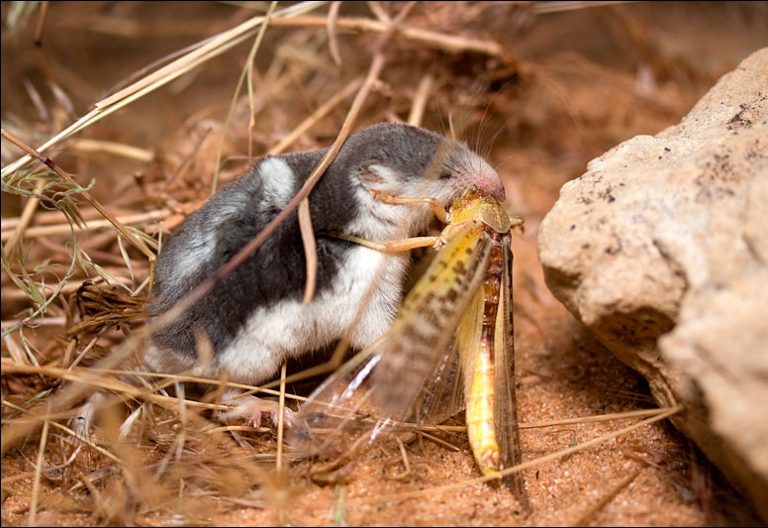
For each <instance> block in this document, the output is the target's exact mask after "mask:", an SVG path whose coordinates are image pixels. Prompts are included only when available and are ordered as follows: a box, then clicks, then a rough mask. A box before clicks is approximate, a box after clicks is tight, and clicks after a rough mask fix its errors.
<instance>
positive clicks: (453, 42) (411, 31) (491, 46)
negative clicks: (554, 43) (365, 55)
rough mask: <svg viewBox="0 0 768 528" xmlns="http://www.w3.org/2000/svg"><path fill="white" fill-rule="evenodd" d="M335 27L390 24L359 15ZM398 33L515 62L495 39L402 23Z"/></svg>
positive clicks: (291, 23)
mask: <svg viewBox="0 0 768 528" xmlns="http://www.w3.org/2000/svg"><path fill="white" fill-rule="evenodd" d="M272 24H273V25H274V26H284V27H296V26H300V27H325V26H327V24H328V19H327V17H316V16H297V17H293V18H291V19H287V18H283V19H280V20H274V21H273V23H272ZM336 26H337V28H338V29H347V30H351V31H359V32H367V33H384V32H386V31H387V29H388V27H389V26H388V24H386V23H384V22H380V21H378V20H373V19H370V18H358V17H347V18H339V19H338V20H337V22H336ZM397 32H398V33H399V34H400V35H401V36H402V37H403V38H406V39H408V40H414V41H417V42H422V43H424V44H427V45H430V46H432V47H435V48H439V49H442V50H444V51H447V52H449V53H461V52H466V51H473V52H475V53H482V54H483V55H489V56H491V57H496V58H499V59H502V60H504V61H505V62H516V58H515V56H514V55H513V54H512V53H511V52H510V51H509V50H506V49H505V48H504V47H503V46H502V45H501V44H499V43H498V42H496V41H495V40H483V39H475V38H470V37H463V36H459V35H446V34H445V33H439V32H437V31H431V30H428V29H421V28H417V27H413V26H406V25H402V24H401V25H399V26H398V28H397Z"/></svg>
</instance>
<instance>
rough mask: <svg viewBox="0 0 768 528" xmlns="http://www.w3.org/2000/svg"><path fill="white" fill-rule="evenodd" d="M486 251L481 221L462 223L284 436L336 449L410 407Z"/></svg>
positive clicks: (317, 449) (369, 436) (376, 431)
mask: <svg viewBox="0 0 768 528" xmlns="http://www.w3.org/2000/svg"><path fill="white" fill-rule="evenodd" d="M489 251H490V246H489V243H488V240H487V239H486V238H485V237H484V236H483V230H482V227H480V226H478V225H475V224H473V223H468V224H467V225H466V226H465V227H464V228H463V229H461V230H459V231H455V232H454V234H453V235H452V236H451V239H450V240H448V242H447V244H446V245H445V247H443V248H442V249H441V250H440V251H439V252H438V254H437V256H436V257H435V259H434V260H433V261H432V263H431V265H430V266H429V268H428V269H427V271H426V272H425V274H424V276H423V277H422V278H421V279H420V280H419V281H418V282H417V283H416V284H415V285H414V287H413V288H412V290H411V292H410V293H409V294H408V296H407V297H406V299H405V301H404V302H403V305H402V309H401V312H400V315H399V316H398V318H397V319H396V320H395V322H394V323H393V325H392V327H391V328H390V330H389V331H388V332H387V333H386V334H385V335H384V336H382V337H381V338H379V339H378V340H377V341H375V342H374V343H373V344H372V345H371V346H369V347H368V348H366V349H365V350H363V351H361V352H360V353H359V354H358V356H356V357H355V358H353V359H352V360H351V361H349V362H347V363H346V364H344V365H343V366H342V367H341V368H340V369H339V370H337V371H336V372H335V373H334V374H333V375H331V376H330V377H329V378H328V379H327V380H326V382H325V383H323V384H322V385H321V386H320V387H319V388H318V389H317V390H316V391H315V392H314V393H313V394H312V395H311V396H310V398H309V400H308V401H307V402H306V403H305V404H304V405H303V406H302V408H301V411H300V413H299V416H298V419H297V421H296V424H295V425H294V427H292V431H291V433H290V435H289V443H291V444H292V445H293V446H294V447H295V448H296V449H297V450H298V451H299V452H300V453H302V454H304V455H316V454H320V455H331V454H335V453H340V452H343V450H344V449H345V448H349V447H350V446H352V445H360V442H361V440H362V441H365V442H372V441H373V440H375V439H376V438H377V437H378V436H379V435H380V434H381V433H382V432H384V431H386V430H389V429H391V428H393V427H394V426H396V425H398V424H399V423H401V422H403V421H404V420H405V419H406V418H408V417H410V415H412V414H414V412H415V409H414V403H416V402H417V400H419V399H420V398H421V397H422V394H423V392H424V388H425V384H426V385H427V386H429V385H430V384H429V383H427V382H428V381H429V380H428V378H429V376H430V374H434V373H436V372H438V371H439V370H440V369H439V367H440V365H441V363H443V362H444V363H446V365H447V362H445V361H443V360H444V359H445V358H444V356H445V354H446V351H447V350H449V344H450V342H451V340H452V338H453V335H454V331H453V329H455V328H456V325H457V324H458V322H459V319H460V317H461V315H462V313H463V312H464V310H465V309H466V306H467V303H468V302H469V300H470V299H471V298H472V297H473V296H474V294H475V292H476V291H477V289H478V287H479V285H480V283H481V281H482V277H483V273H484V269H485V266H486V262H487V260H488V256H489ZM447 368H448V369H449V371H450V369H451V368H452V367H447ZM446 372H448V371H446ZM445 375H448V374H447V373H446V374H445Z"/></svg>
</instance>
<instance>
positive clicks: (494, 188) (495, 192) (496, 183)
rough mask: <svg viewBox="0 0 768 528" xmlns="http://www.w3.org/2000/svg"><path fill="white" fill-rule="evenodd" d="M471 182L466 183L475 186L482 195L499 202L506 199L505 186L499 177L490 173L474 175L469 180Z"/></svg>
mask: <svg viewBox="0 0 768 528" xmlns="http://www.w3.org/2000/svg"><path fill="white" fill-rule="evenodd" d="M467 179H468V180H469V181H467V182H466V183H467V184H468V185H467V186H469V185H475V186H476V187H477V190H478V191H479V192H480V194H484V195H486V196H492V197H493V198H495V199H496V200H498V201H499V202H504V200H505V199H506V193H505V192H504V184H503V183H502V181H501V178H499V175H498V174H496V173H495V172H494V173H489V172H481V173H479V174H477V173H476V174H473V175H472V176H471V177H469V178H467Z"/></svg>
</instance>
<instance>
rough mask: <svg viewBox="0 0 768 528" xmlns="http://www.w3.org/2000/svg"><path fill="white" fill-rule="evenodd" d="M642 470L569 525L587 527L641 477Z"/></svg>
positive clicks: (625, 479)
mask: <svg viewBox="0 0 768 528" xmlns="http://www.w3.org/2000/svg"><path fill="white" fill-rule="evenodd" d="M641 471H642V469H636V470H635V471H633V472H632V473H630V474H629V475H627V476H626V477H624V478H623V479H621V481H619V482H618V483H617V484H616V485H615V486H613V487H612V488H611V489H610V490H609V491H608V492H607V493H606V494H605V495H603V496H602V497H600V500H599V501H597V502H596V503H595V504H593V505H592V506H590V507H589V508H588V509H587V511H585V512H584V513H583V514H582V515H581V516H580V517H579V518H578V519H576V520H575V521H574V522H573V523H569V524H570V525H571V526H587V525H588V524H589V523H590V522H591V521H592V519H593V518H594V517H595V515H596V514H597V512H599V511H600V510H601V509H603V508H604V507H605V506H606V504H608V503H609V502H611V501H612V500H613V499H614V498H615V497H616V496H617V495H618V494H619V493H621V492H622V491H623V490H624V488H626V487H627V486H629V485H630V484H632V482H634V481H635V479H636V478H637V477H638V476H639V475H640V472H641Z"/></svg>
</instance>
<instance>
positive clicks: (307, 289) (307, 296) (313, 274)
mask: <svg viewBox="0 0 768 528" xmlns="http://www.w3.org/2000/svg"><path fill="white" fill-rule="evenodd" d="M299 231H301V241H302V242H303V243H304V255H305V258H304V260H305V264H306V272H307V278H306V282H305V283H304V304H309V303H311V302H312V298H313V297H314V296H315V287H316V285H317V241H316V240H315V235H314V233H315V231H314V229H312V215H311V214H310V212H309V200H308V199H306V198H305V199H304V200H302V201H301V203H300V204H299Z"/></svg>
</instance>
